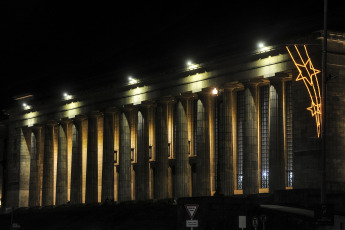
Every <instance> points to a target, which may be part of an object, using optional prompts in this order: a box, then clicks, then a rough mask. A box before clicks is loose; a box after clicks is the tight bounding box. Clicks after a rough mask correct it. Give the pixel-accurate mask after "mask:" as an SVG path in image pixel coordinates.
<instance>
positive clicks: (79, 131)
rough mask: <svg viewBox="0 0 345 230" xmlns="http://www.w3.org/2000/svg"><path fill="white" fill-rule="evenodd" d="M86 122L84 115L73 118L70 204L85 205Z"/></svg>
mask: <svg viewBox="0 0 345 230" xmlns="http://www.w3.org/2000/svg"><path fill="white" fill-rule="evenodd" d="M87 133H88V121H87V117H86V116H85V115H77V116H76V117H75V118H74V128H72V136H73V137H72V170H71V203H72V204H81V203H85V193H86V163H87Z"/></svg>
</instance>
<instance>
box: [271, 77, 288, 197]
mask: <svg viewBox="0 0 345 230" xmlns="http://www.w3.org/2000/svg"><path fill="white" fill-rule="evenodd" d="M270 80H271V86H270V147H269V148H270V149H269V154H270V156H269V162H270V163H269V170H270V172H269V176H270V177H269V190H270V192H274V191H275V190H283V189H285V185H286V172H285V171H286V170H285V165H286V163H285V158H286V157H285V155H286V151H285V148H284V130H285V123H284V111H285V110H284V100H285V99H284V95H285V93H284V92H285V82H284V81H285V80H286V79H285V78H283V77H274V78H272V79H270Z"/></svg>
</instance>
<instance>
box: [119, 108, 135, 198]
mask: <svg viewBox="0 0 345 230" xmlns="http://www.w3.org/2000/svg"><path fill="white" fill-rule="evenodd" d="M130 112H131V111H130V110H129V109H128V108H126V109H124V110H123V111H122V112H121V115H120V140H119V141H120V142H119V153H118V154H119V156H118V157H119V193H118V197H119V201H128V200H131V198H132V195H131V172H132V170H131V130H130V124H129V122H128V117H129V115H130Z"/></svg>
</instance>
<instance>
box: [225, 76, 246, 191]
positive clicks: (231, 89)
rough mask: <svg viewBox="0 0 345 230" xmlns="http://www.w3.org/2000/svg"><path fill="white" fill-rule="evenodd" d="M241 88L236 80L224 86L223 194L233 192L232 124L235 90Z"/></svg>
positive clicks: (234, 155) (233, 156)
mask: <svg viewBox="0 0 345 230" xmlns="http://www.w3.org/2000/svg"><path fill="white" fill-rule="evenodd" d="M243 88H244V86H243V85H242V84H241V83H238V82H232V83H228V84H226V85H225V86H224V92H223V114H221V119H222V126H221V127H220V129H221V132H222V133H223V138H224V139H223V141H222V142H221V143H220V145H221V146H220V154H219V182H220V186H219V189H220V191H219V192H220V193H221V194H223V195H225V196H230V195H233V194H234V184H235V182H236V171H234V169H235V167H234V162H236V154H235V151H234V149H235V148H234V147H235V145H236V142H235V140H236V139H235V138H234V132H235V131H234V127H236V125H233V123H234V122H236V121H235V118H236V115H235V113H236V108H235V106H236V102H235V100H236V96H235V94H236V92H237V91H239V90H243ZM235 133H236V132H235ZM235 166H236V165H235Z"/></svg>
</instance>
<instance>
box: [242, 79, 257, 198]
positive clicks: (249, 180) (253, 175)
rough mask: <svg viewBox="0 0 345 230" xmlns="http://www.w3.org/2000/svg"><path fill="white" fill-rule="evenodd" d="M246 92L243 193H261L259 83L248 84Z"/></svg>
mask: <svg viewBox="0 0 345 230" xmlns="http://www.w3.org/2000/svg"><path fill="white" fill-rule="evenodd" d="M246 87H247V88H246V89H245V92H244V100H245V102H244V103H245V115H244V134H243V138H244V141H243V142H244V143H243V194H257V193H259V168H258V164H259V162H258V160H259V159H258V154H259V153H258V88H257V83H255V82H249V83H247V84H246Z"/></svg>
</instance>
